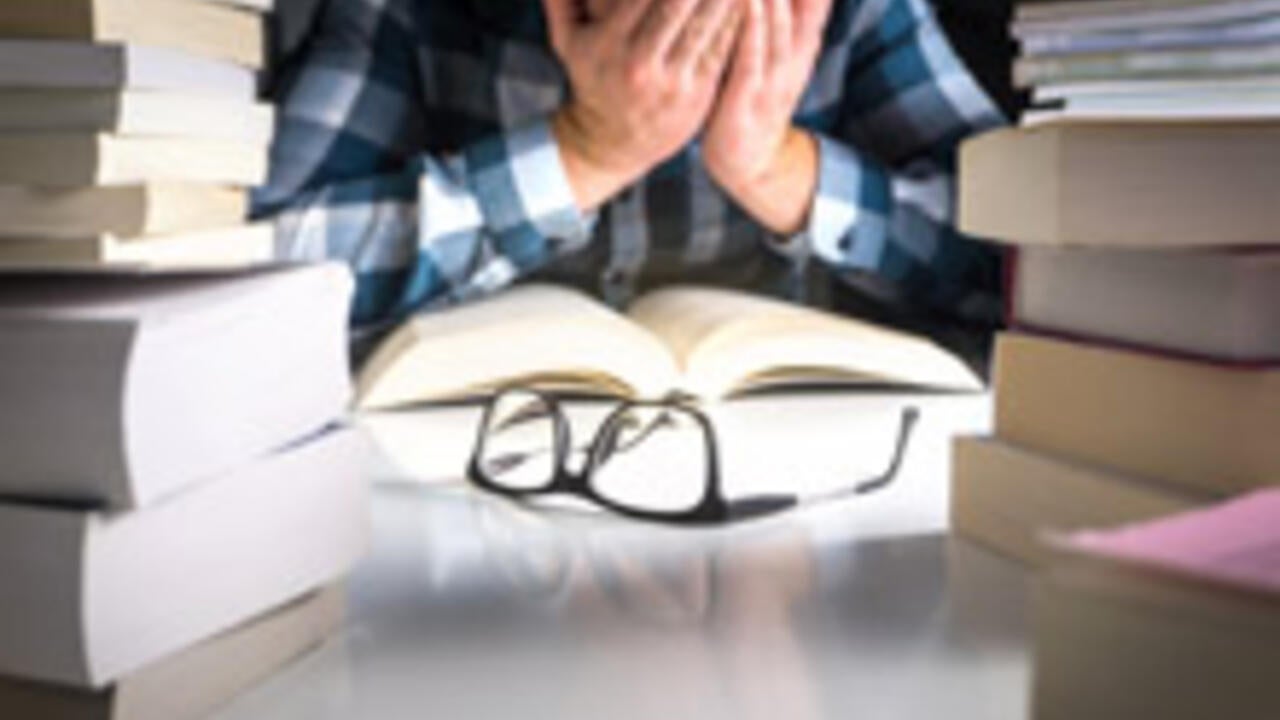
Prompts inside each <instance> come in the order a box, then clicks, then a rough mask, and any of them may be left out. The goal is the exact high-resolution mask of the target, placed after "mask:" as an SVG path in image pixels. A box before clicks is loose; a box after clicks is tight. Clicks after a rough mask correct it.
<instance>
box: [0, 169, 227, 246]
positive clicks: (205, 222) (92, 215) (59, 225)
mask: <svg viewBox="0 0 1280 720" xmlns="http://www.w3.org/2000/svg"><path fill="white" fill-rule="evenodd" d="M248 216H249V198H248V191H246V190H244V189H243V188H232V187H226V186H220V185H198V184H184V183H155V184H143V185H117V186H113V187H89V188H36V187H29V186H23V185H0V218H4V222H3V223H0V239H2V238H40V239H67V240H78V239H82V238H86V237H99V236H112V237H116V238H136V237H144V236H150V235H175V234H182V233H187V232H194V231H199V230H212V229H215V228H226V227H230V226H232V225H237V224H239V223H242V222H244V220H245V218H246V217H248Z"/></svg>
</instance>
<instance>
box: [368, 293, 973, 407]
mask: <svg viewBox="0 0 1280 720" xmlns="http://www.w3.org/2000/svg"><path fill="white" fill-rule="evenodd" d="M515 383H532V384H535V385H538V386H543V387H550V388H556V389H565V390H573V391H578V392H584V393H589V394H604V395H617V396H622V397H638V398H657V397H663V396H666V395H668V394H670V393H672V392H679V393H683V394H689V395H694V396H698V397H703V398H723V397H728V396H733V395H739V394H743V393H747V392H750V391H753V390H762V389H770V388H779V387H787V386H795V385H903V386H916V387H922V388H930V389H939V390H955V391H977V390H980V389H981V388H982V383H981V381H980V380H979V379H978V378H977V377H976V376H975V375H974V374H973V372H972V371H970V370H969V369H968V367H967V366H966V365H965V364H964V363H963V362H962V361H961V360H959V359H958V358H956V357H954V356H952V355H951V354H950V353H948V352H947V351H945V350H943V349H942V348H940V347H939V346H937V345H934V344H933V343H931V342H929V341H927V340H923V339H920V338H917V337H914V336H912V335H908V334H906V333H902V332H898V331H894V330H888V329H885V328H881V327H877V326H874V325H871V324H868V323H865V322H861V321H858V320H854V319H850V318H845V317H840V316H837V315H833V314H829V313H825V312H821V311H818V310H813V309H810V308H805V307H800V306H796V305H791V304H788V303H784V302H782V301H778V300H772V299H766V298H762V297H756V296H752V295H747V294H743V293H738V292H732V291H727V290H713V289H706V288H696V287H680V288H670V289H665V290H660V291H656V292H653V293H650V294H648V295H646V296H644V297H641V298H640V299H639V300H638V301H636V302H635V303H634V304H632V306H631V307H630V308H629V309H628V310H627V312H626V313H625V314H620V313H618V312H615V311H614V310H612V309H609V308H608V307H606V306H604V305H603V304H601V303H598V302H597V301H595V300H593V299H590V298H589V297H588V296H586V295H585V294H582V293H579V292H577V291H575V290H570V289H566V288H560V287H553V286H548V285H526V286H520V287H517V288H514V289H511V290H509V291H506V292H503V293H502V294H500V295H498V296H495V297H493V298H489V299H486V300H482V301H479V302H475V303H472V304H471V305H468V306H463V307H459V308H455V309H451V310H449V312H446V313H428V314H421V315H418V316H416V317H414V318H412V319H410V320H409V321H408V322H406V323H405V324H404V325H402V326H401V327H400V328H399V329H398V330H396V331H395V332H394V333H392V334H391V336H390V337H388V338H387V339H386V340H385V341H384V342H383V343H382V345H381V346H380V347H379V348H378V349H377V350H375V352H374V353H373V355H372V356H371V357H370V358H369V360H368V361H367V363H366V364H365V366H364V368H363V370H362V371H361V373H360V375H359V379H358V381H357V404H358V406H359V407H361V408H364V409H370V410H373V409H387V408H393V407H399V406H404V405H411V404H416V403H427V402H436V401H450V400H460V399H466V398H473V397H477V396H482V395H484V394H487V393H490V392H492V391H493V390H495V389H497V388H500V387H502V386H504V385H508V384H515Z"/></svg>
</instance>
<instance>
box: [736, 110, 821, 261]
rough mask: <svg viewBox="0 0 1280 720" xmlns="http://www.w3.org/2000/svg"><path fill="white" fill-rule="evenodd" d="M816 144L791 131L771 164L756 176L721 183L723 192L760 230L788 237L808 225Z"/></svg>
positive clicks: (814, 187) (805, 135)
mask: <svg viewBox="0 0 1280 720" xmlns="http://www.w3.org/2000/svg"><path fill="white" fill-rule="evenodd" d="M818 172H819V154H818V141H817V139H816V138H814V137H813V136H812V135H810V134H809V133H808V132H806V131H804V130H801V129H799V128H792V129H791V130H790V131H789V132H788V133H787V136H786V139H785V140H784V141H783V142H782V144H781V145H780V146H779V150H778V152H777V154H776V155H775V157H774V159H773V161H772V162H771V163H770V164H769V166H768V167H767V168H766V169H765V171H764V172H762V173H761V174H760V175H759V176H757V177H754V178H749V179H746V180H741V181H735V180H733V179H725V180H722V181H721V184H722V186H723V187H724V190H725V191H726V192H728V193H729V194H730V195H731V196H732V197H733V199H734V200H735V201H736V202H737V203H738V205H740V206H741V207H742V209H743V210H745V211H746V212H747V213H748V214H749V215H751V216H752V217H753V218H754V219H755V220H756V222H757V223H759V224H760V225H761V226H762V227H765V228H768V229H769V230H770V231H771V232H773V233H775V234H777V235H782V236H790V235H795V234H796V233H799V232H801V231H802V230H804V228H805V227H806V225H807V224H808V222H809V216H810V214H811V210H812V208H813V203H814V198H815V197H816V194H817V190H818Z"/></svg>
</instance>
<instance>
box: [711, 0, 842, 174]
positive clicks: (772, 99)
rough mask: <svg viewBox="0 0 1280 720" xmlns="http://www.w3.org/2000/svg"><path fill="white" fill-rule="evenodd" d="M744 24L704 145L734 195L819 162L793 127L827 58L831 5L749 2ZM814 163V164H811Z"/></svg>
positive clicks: (811, 144)
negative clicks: (824, 51) (819, 64)
mask: <svg viewBox="0 0 1280 720" xmlns="http://www.w3.org/2000/svg"><path fill="white" fill-rule="evenodd" d="M742 2H743V3H744V5H745V7H746V13H745V19H744V20H743V23H742V24H743V27H742V30H741V33H740V37H739V40H738V44H737V47H736V49H735V50H734V52H733V57H732V60H731V67H730V69H729V71H728V78H727V80H726V82H725V86H724V89H723V91H722V92H721V94H720V97H719V99H718V101H717V103H716V106H715V109H714V110H713V112H712V115H711V119H710V121H709V123H708V125H707V129H706V134H705V136H704V137H703V159H704V161H705V162H706V165H707V169H708V171H710V173H711V175H712V176H713V177H714V178H715V179H716V181H717V182H718V183H720V185H721V186H723V187H724V188H725V189H727V190H728V191H729V192H730V193H731V194H744V193H749V192H750V191H751V190H750V189H751V188H752V187H753V186H758V185H761V184H763V183H766V182H767V180H768V178H769V176H770V175H775V174H779V173H782V172H785V168H786V166H788V165H795V164H797V163H798V162H802V161H804V159H801V158H797V155H798V154H808V155H811V156H812V155H816V153H817V149H816V146H815V141H814V140H813V139H812V138H811V137H809V136H808V135H807V134H806V133H804V132H802V131H800V130H798V129H796V128H795V127H794V126H793V125H792V117H793V116H794V115H795V111H796V108H797V106H798V105H799V103H800V98H801V96H802V95H803V94H804V91H805V88H806V87H808V85H809V81H810V79H811V77H812V75H813V70H814V64H815V63H816V62H817V58H818V53H819V52H820V51H821V50H822V34H823V30H824V28H825V27H826V24H827V19H828V18H829V17H830V15H831V5H832V0H742ZM810 159H811V158H810Z"/></svg>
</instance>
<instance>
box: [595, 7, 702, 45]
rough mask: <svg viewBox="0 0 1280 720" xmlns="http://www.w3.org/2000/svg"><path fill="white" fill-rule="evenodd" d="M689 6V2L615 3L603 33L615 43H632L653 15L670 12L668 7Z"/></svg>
mask: <svg viewBox="0 0 1280 720" xmlns="http://www.w3.org/2000/svg"><path fill="white" fill-rule="evenodd" d="M681 3H684V4H688V0H621V2H615V3H614V4H613V8H612V9H611V10H610V11H609V14H608V16H606V17H605V18H604V21H603V26H602V27H603V31H604V33H605V35H606V36H608V38H609V41H610V42H613V43H619V44H622V43H630V42H632V38H633V37H634V36H635V35H636V34H637V33H638V32H640V31H641V30H642V29H643V27H644V26H645V25H647V24H648V17H649V16H650V15H651V14H653V13H666V12H669V10H668V9H667V6H670V5H678V4H681Z"/></svg>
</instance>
